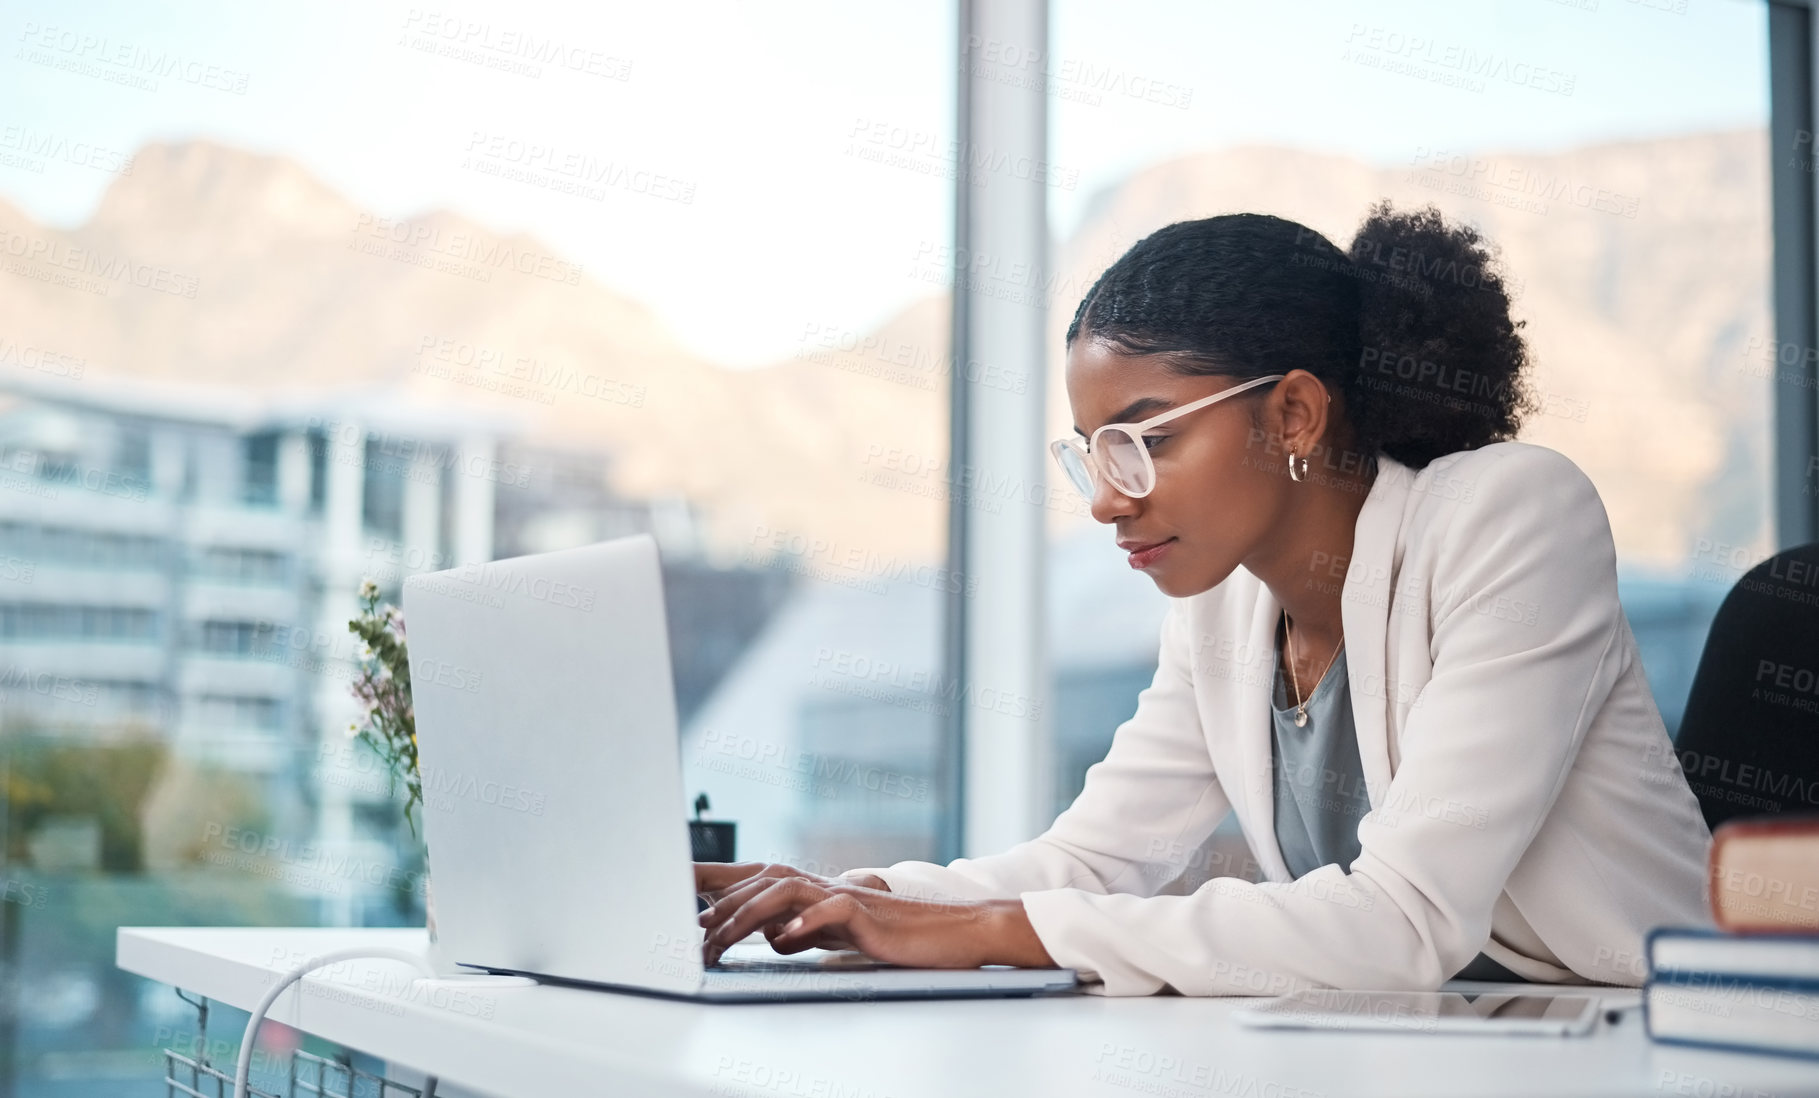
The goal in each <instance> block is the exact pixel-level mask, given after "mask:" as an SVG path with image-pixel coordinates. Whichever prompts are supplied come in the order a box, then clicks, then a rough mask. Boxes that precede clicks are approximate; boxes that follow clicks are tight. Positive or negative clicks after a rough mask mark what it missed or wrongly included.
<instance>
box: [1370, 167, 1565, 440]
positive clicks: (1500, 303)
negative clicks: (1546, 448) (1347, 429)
mask: <svg viewBox="0 0 1819 1098" xmlns="http://www.w3.org/2000/svg"><path fill="white" fill-rule="evenodd" d="M1348 254H1349V256H1350V258H1351V261H1352V263H1353V265H1354V268H1355V272H1354V273H1355V274H1356V276H1357V278H1358V283H1359V286H1358V288H1359V297H1358V338H1359V345H1360V352H1359V355H1358V361H1357V364H1356V365H1357V369H1356V370H1354V371H1352V372H1351V375H1350V377H1349V382H1348V383H1347V384H1346V385H1345V395H1346V399H1347V402H1348V405H1349V407H1350V409H1351V419H1352V423H1353V426H1354V428H1355V429H1356V430H1357V432H1358V435H1359V440H1360V443H1361V444H1363V443H1374V444H1375V447H1376V448H1377V449H1381V450H1382V451H1383V452H1384V453H1386V454H1388V455H1390V456H1391V457H1393V458H1395V459H1396V460H1397V461H1400V462H1402V463H1403V464H1405V465H1410V466H1413V467H1415V468H1420V467H1421V466H1424V465H1426V464H1427V463H1428V462H1429V461H1432V460H1433V459H1434V458H1436V457H1439V456H1440V455H1442V454H1450V453H1453V452H1455V451H1458V450H1470V449H1475V448H1477V447H1479V446H1484V445H1486V444H1488V443H1492V442H1500V441H1503V440H1506V439H1509V438H1513V437H1515V434H1516V431H1517V429H1518V428H1519V427H1520V426H1521V422H1522V418H1523V416H1524V415H1526V414H1527V413H1529V412H1531V411H1533V410H1534V399H1533V396H1532V394H1531V393H1530V392H1529V389H1528V384H1527V381H1526V378H1525V371H1526V369H1527V366H1528V349H1527V347H1526V346H1525V345H1524V343H1523V340H1522V336H1521V334H1520V329H1521V327H1522V322H1521V321H1515V320H1512V319H1511V317H1510V299H1509V293H1508V291H1507V289H1506V286H1505V282H1504V278H1503V275H1502V273H1501V272H1500V270H1499V268H1498V266H1497V263H1496V258H1495V256H1493V255H1492V253H1491V250H1490V248H1489V247H1488V246H1487V245H1486V244H1485V242H1484V240H1483V238H1482V237H1481V236H1480V235H1479V233H1478V231H1477V230H1476V229H1474V228H1472V227H1471V226H1469V225H1463V224H1461V225H1448V224H1447V223H1446V222H1445V220H1444V219H1442V217H1441V216H1440V211H1439V210H1437V209H1435V208H1434V207H1432V206H1424V207H1422V208H1420V209H1417V210H1413V211H1410V212H1406V213H1397V212H1396V211H1395V210H1394V209H1392V208H1391V206H1390V203H1389V202H1387V201H1385V202H1380V203H1378V204H1377V205H1376V206H1373V207H1372V208H1371V212H1370V215H1369V216H1368V217H1366V218H1365V221H1364V224H1363V225H1362V226H1361V227H1360V228H1359V229H1358V233H1357V235H1356V236H1354V237H1353V238H1352V244H1351V248H1350V249H1349V252H1348Z"/></svg>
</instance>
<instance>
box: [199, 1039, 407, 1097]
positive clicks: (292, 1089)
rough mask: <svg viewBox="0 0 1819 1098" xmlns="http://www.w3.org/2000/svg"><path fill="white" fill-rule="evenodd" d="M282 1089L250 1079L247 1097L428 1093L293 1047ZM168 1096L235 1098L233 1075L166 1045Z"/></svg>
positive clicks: (376, 1095) (405, 1095) (382, 1095)
mask: <svg viewBox="0 0 1819 1098" xmlns="http://www.w3.org/2000/svg"><path fill="white" fill-rule="evenodd" d="M290 1061H291V1066H290V1072H289V1074H288V1077H287V1078H286V1080H285V1087H284V1093H282V1094H273V1093H272V1092H271V1091H269V1090H262V1089H260V1088H259V1087H257V1086H254V1085H252V1084H251V1083H248V1085H247V1088H246V1093H247V1095H248V1098H424V1096H423V1092H422V1091H421V1090H419V1089H418V1088H416V1087H413V1086H406V1085H405V1084H403V1083H400V1082H397V1081H396V1080H393V1079H387V1078H385V1077H384V1076H383V1075H375V1074H373V1073H372V1072H370V1071H362V1070H360V1069H359V1068H357V1067H355V1066H354V1065H353V1064H351V1063H348V1062H346V1061H342V1060H329V1059H326V1058H324V1057H321V1056H312V1055H311V1054H309V1053H307V1052H303V1051H301V1050H299V1051H297V1052H293V1053H291V1057H290ZM164 1093H165V1098H178V1096H179V1095H181V1096H182V1098H232V1096H233V1093H234V1076H233V1073H232V1071H231V1070H230V1071H222V1070H221V1069H220V1068H218V1067H216V1066H214V1065H213V1064H210V1063H209V1062H207V1061H206V1060H197V1059H193V1058H191V1057H189V1056H185V1055H183V1054H182V1053H181V1052H178V1051H177V1050H176V1049H170V1048H167V1049H165V1050H164Z"/></svg>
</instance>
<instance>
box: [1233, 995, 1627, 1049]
mask: <svg viewBox="0 0 1819 1098" xmlns="http://www.w3.org/2000/svg"><path fill="white" fill-rule="evenodd" d="M1599 1006H1600V1001H1599V1000H1598V999H1597V998H1595V997H1593V996H1589V995H1521V994H1515V995H1511V994H1475V993H1470V992H1457V991H1339V990H1335V989H1331V988H1318V989H1314V990H1310V991H1303V992H1300V993H1298V994H1295V995H1284V996H1282V997H1281V998H1278V999H1270V1000H1268V1001H1267V1002H1263V1003H1258V1004H1257V1005H1255V1006H1251V1007H1242V1008H1240V1009H1238V1010H1235V1011H1233V1012H1232V1016H1233V1017H1234V1018H1236V1019H1237V1020H1238V1021H1239V1022H1240V1023H1242V1024H1244V1025H1247V1026H1260V1027H1267V1028H1279V1029H1371V1030H1395V1031H1397V1032H1401V1033H1479V1034H1484V1033H1524V1034H1536V1035H1542V1036H1558V1037H1570V1036H1577V1035H1579V1034H1584V1033H1589V1032H1591V1028H1592V1024H1593V1023H1594V1022H1596V1021H1597V1020H1598V1008H1599Z"/></svg>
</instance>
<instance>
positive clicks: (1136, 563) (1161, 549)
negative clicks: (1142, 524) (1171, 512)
mask: <svg viewBox="0 0 1819 1098" xmlns="http://www.w3.org/2000/svg"><path fill="white" fill-rule="evenodd" d="M1173 544H1175V539H1174V538H1169V539H1168V540H1167V541H1159V542H1157V543H1155V544H1154V545H1151V546H1148V547H1146V548H1142V549H1133V550H1131V555H1130V562H1131V567H1132V568H1136V569H1138V570H1142V569H1144V568H1148V567H1149V566H1150V565H1152V564H1154V563H1156V562H1157V561H1158V560H1161V559H1162V554H1164V553H1166V552H1168V549H1169V546H1171V545H1173Z"/></svg>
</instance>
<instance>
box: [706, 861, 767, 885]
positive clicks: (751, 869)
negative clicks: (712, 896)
mask: <svg viewBox="0 0 1819 1098" xmlns="http://www.w3.org/2000/svg"><path fill="white" fill-rule="evenodd" d="M765 864H766V863H764V862H696V863H695V891H696V892H718V891H719V890H721V889H724V888H730V887H732V886H733V885H735V884H738V883H739V882H740V881H743V880H745V879H746V878H747V877H751V876H753V875H755V874H757V873H760V872H762V871H763V870H764V867H765Z"/></svg>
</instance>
